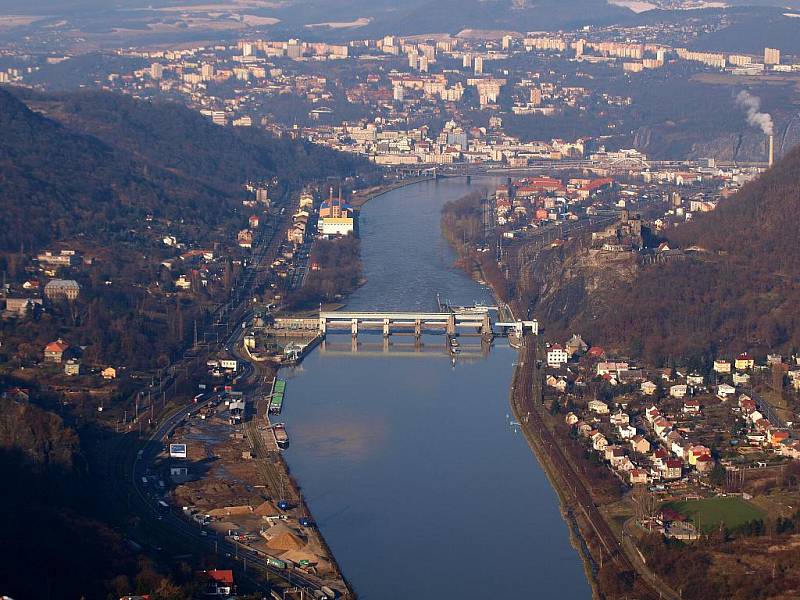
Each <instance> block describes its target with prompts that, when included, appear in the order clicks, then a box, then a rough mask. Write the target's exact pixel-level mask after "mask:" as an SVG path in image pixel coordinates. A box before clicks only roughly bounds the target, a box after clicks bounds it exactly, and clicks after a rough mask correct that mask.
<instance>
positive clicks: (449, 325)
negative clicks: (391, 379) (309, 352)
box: [318, 311, 539, 337]
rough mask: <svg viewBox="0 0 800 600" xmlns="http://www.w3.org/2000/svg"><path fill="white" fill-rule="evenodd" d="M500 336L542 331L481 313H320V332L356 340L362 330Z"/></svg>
mask: <svg viewBox="0 0 800 600" xmlns="http://www.w3.org/2000/svg"><path fill="white" fill-rule="evenodd" d="M494 327H498V328H499V329H500V331H499V333H509V332H514V333H516V334H517V335H522V334H523V332H525V331H529V332H531V333H534V334H536V333H538V332H539V324H538V322H537V321H535V320H534V321H511V322H495V323H492V319H491V316H490V315H489V312H488V311H477V312H452V311H450V312H348V311H336V312H320V313H319V324H318V330H319V332H320V333H321V334H322V335H325V334H326V333H328V331H330V330H348V329H349V330H350V333H351V334H352V335H353V337H356V336H358V332H359V331H360V330H362V329H371V330H379V331H382V332H383V335H384V336H385V337H388V336H389V335H391V334H392V332H403V333H413V334H414V335H415V336H416V337H420V336H421V335H422V332H423V331H440V332H441V333H444V334H445V335H447V336H456V335H458V334H459V333H474V334H479V335H481V336H482V337H491V336H493V335H494V334H495V330H494Z"/></svg>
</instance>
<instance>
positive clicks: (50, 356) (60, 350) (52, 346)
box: [44, 338, 69, 363]
mask: <svg viewBox="0 0 800 600" xmlns="http://www.w3.org/2000/svg"><path fill="white" fill-rule="evenodd" d="M68 351H69V344H68V343H67V342H65V341H64V340H62V339H61V338H59V339H57V340H56V341H55V342H50V343H49V344H47V346H45V347H44V360H45V362H50V363H60V362H61V361H62V360H64V358H65V356H64V355H65V354H66V353H67V352H68Z"/></svg>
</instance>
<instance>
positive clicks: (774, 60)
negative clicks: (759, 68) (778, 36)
mask: <svg viewBox="0 0 800 600" xmlns="http://www.w3.org/2000/svg"><path fill="white" fill-rule="evenodd" d="M764 64H765V65H779V64H781V51H780V50H779V49H778V48H764Z"/></svg>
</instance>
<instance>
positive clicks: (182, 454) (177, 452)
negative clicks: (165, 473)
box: [169, 444, 186, 458]
mask: <svg viewBox="0 0 800 600" xmlns="http://www.w3.org/2000/svg"><path fill="white" fill-rule="evenodd" d="M169 455H170V457H171V458H186V444H170V445H169Z"/></svg>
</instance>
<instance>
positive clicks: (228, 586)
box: [196, 569, 236, 596]
mask: <svg viewBox="0 0 800 600" xmlns="http://www.w3.org/2000/svg"><path fill="white" fill-rule="evenodd" d="M196 575H197V578H198V579H199V580H200V581H201V582H202V583H204V584H205V595H206V596H230V595H231V594H235V593H236V586H235V585H234V582H233V571H231V570H230V569H212V570H210V571H198V572H197V573H196Z"/></svg>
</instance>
